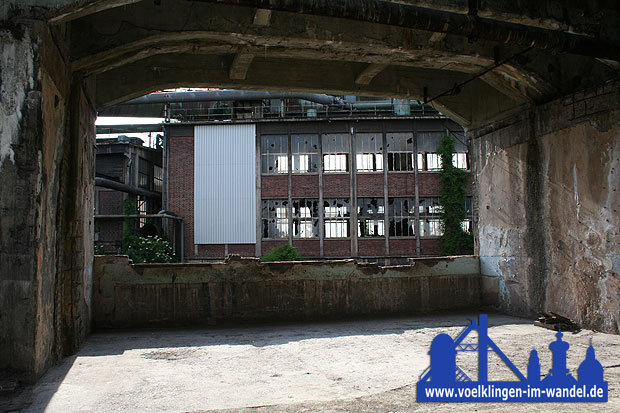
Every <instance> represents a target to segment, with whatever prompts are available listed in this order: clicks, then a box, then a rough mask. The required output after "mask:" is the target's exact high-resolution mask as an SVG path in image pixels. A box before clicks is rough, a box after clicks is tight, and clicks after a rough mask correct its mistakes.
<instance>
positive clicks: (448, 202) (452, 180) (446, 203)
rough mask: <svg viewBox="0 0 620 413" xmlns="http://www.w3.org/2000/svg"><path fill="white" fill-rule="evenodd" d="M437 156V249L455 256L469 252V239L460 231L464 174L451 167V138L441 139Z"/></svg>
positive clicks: (471, 248) (470, 236) (470, 240)
mask: <svg viewBox="0 0 620 413" xmlns="http://www.w3.org/2000/svg"><path fill="white" fill-rule="evenodd" d="M437 153H438V154H439V156H440V157H441V171H440V176H441V201H440V203H441V206H442V212H441V216H440V219H441V229H442V231H443V235H442V236H441V249H442V253H443V254H444V255H458V254H462V253H463V252H464V251H467V252H470V251H473V245H474V239H473V236H472V235H471V234H469V233H467V232H465V231H463V227H462V226H461V225H462V222H463V221H464V220H465V217H466V211H465V195H466V191H465V183H466V180H467V175H466V174H465V172H464V171H463V170H461V169H459V168H456V167H454V165H453V164H452V157H453V155H454V138H452V137H451V136H448V135H446V136H444V137H443V139H442V140H441V141H440V142H439V145H438V147H437Z"/></svg>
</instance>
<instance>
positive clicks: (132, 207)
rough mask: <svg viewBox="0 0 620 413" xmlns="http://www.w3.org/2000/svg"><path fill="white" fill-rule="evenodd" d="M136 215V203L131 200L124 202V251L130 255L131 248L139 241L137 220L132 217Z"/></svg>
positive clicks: (122, 242) (122, 244)
mask: <svg viewBox="0 0 620 413" xmlns="http://www.w3.org/2000/svg"><path fill="white" fill-rule="evenodd" d="M135 214H136V203H135V201H132V200H131V199H125V200H124V201H123V215H125V219H123V238H122V241H121V246H122V251H123V253H124V254H127V253H128V250H129V248H130V247H131V246H132V245H133V244H134V243H136V242H137V241H138V238H139V236H138V231H137V230H136V225H135V219H134V218H132V217H131V215H135Z"/></svg>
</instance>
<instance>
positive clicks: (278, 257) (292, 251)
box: [261, 244, 302, 262]
mask: <svg viewBox="0 0 620 413" xmlns="http://www.w3.org/2000/svg"><path fill="white" fill-rule="evenodd" d="M300 260H302V258H301V255H299V252H298V251H297V248H295V247H293V246H291V245H289V244H283V245H280V246H278V247H274V248H272V249H270V250H269V251H268V252H267V253H266V254H265V255H263V258H261V261H262V262H274V261H300Z"/></svg>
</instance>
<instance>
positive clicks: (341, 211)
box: [323, 198, 351, 238]
mask: <svg viewBox="0 0 620 413" xmlns="http://www.w3.org/2000/svg"><path fill="white" fill-rule="evenodd" d="M323 213H324V217H325V238H348V237H349V236H351V232H350V228H349V225H350V222H349V218H350V216H351V206H350V204H349V199H348V198H344V199H325V200H324V201H323Z"/></svg>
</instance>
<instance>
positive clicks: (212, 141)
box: [194, 125, 256, 244]
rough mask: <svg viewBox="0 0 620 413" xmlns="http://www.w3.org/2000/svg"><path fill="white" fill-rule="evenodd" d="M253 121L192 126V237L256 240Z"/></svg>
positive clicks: (215, 241) (233, 241)
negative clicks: (247, 123) (251, 122)
mask: <svg viewBox="0 0 620 413" xmlns="http://www.w3.org/2000/svg"><path fill="white" fill-rule="evenodd" d="M255 134H256V127H255V125H207V126H196V127H195V128H194V242H195V243H196V244H253V243H255V242H256V150H255V148H256V147H255Z"/></svg>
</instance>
